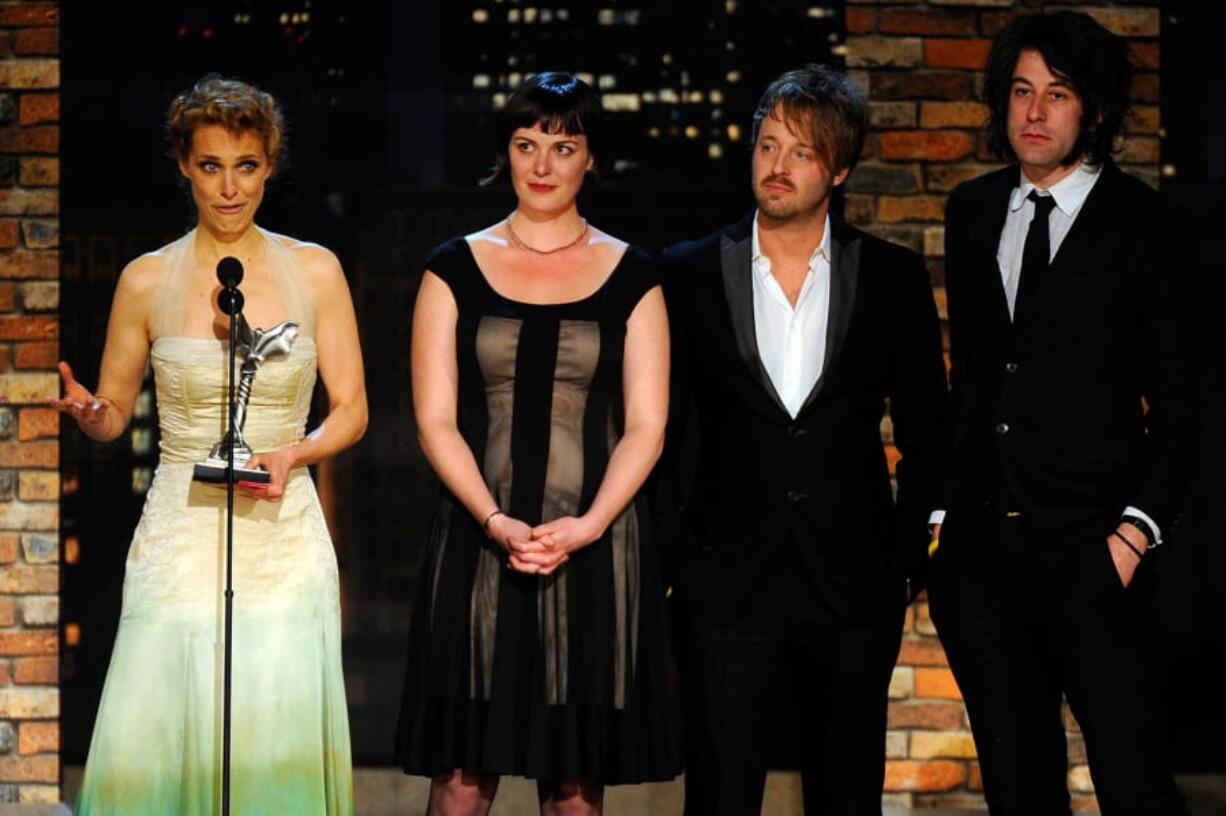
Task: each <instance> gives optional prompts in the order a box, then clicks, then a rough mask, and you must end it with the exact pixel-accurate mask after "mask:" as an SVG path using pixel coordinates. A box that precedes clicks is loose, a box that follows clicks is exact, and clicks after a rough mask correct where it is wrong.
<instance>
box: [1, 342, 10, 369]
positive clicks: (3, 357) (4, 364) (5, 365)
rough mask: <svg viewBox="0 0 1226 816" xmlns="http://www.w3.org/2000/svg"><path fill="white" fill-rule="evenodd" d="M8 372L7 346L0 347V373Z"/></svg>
mask: <svg viewBox="0 0 1226 816" xmlns="http://www.w3.org/2000/svg"><path fill="white" fill-rule="evenodd" d="M8 370H9V349H8V346H0V372H3V371H8Z"/></svg>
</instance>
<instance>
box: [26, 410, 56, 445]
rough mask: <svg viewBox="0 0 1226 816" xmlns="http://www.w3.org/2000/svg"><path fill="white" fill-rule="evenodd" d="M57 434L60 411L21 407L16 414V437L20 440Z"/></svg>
mask: <svg viewBox="0 0 1226 816" xmlns="http://www.w3.org/2000/svg"><path fill="white" fill-rule="evenodd" d="M59 435H60V412H59V411H57V410H55V409H54V408H22V409H21V413H20V414H18V416H17V438H18V439H19V440H20V441H22V442H29V441H31V440H34V439H47V438H50V439H57V438H59Z"/></svg>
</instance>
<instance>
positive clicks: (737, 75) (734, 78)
mask: <svg viewBox="0 0 1226 816" xmlns="http://www.w3.org/2000/svg"><path fill="white" fill-rule="evenodd" d="M726 78H727V80H728V81H729V82H740V81H741V72H740V71H729V72H728V75H727V77H726Z"/></svg>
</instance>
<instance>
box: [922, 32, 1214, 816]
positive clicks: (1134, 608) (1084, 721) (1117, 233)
mask: <svg viewBox="0 0 1226 816" xmlns="http://www.w3.org/2000/svg"><path fill="white" fill-rule="evenodd" d="M1130 77H1131V71H1130V66H1129V63H1128V56H1127V49H1126V46H1125V43H1124V42H1123V41H1122V40H1121V39H1120V38H1119V37H1116V36H1114V35H1112V34H1110V33H1109V32H1107V31H1106V30H1105V29H1103V28H1102V27H1101V26H1099V25H1098V23H1096V22H1095V21H1094V20H1093V19H1091V18H1090V17H1088V16H1086V15H1084V14H1078V13H1073V12H1059V13H1055V14H1047V15H1033V16H1029V17H1024V18H1020V19H1018V20H1017V21H1015V22H1014V23H1013V24H1011V25H1010V26H1009V27H1007V28H1006V29H1005V30H1004V31H1002V32H1001V33H1000V35H999V36H998V37H997V39H996V41H995V43H994V44H993V46H992V50H991V53H990V55H989V57H988V65H987V68H986V71H985V78H984V88H983V92H984V98H985V101H986V102H987V103H988V105H989V107H990V108H991V121H990V123H989V136H990V137H991V141H992V143H993V145H994V147H995V148H996V149H997V150H998V151H999V152H1000V154H1001V156H1002V157H1003V158H1007V159H1010V160H1011V161H1012V162H1013V163H1012V164H1010V165H1009V166H1007V167H1005V168H1004V169H1002V170H999V171H997V172H994V173H989V174H988V175H985V176H982V177H980V178H977V179H974V180H972V181H969V182H967V183H965V184H963V185H962V186H960V187H959V188H958V189H957V190H955V191H954V193H953V195H952V196H950V199H949V204H948V207H947V210H946V261H945V263H946V288H947V292H948V298H949V327H950V354H951V360H952V366H951V373H950V376H951V381H952V386H953V388H952V392H951V403H950V415H951V419H952V423H951V424H952V446H953V467H952V474H953V477H952V480H951V489H950V491H949V493H948V495H947V496H946V500H945V503H944V504H945V509H946V511H947V516H946V517H945V518H944V523H943V525H942V526H941V527H940V529H939V532H938V535H939V542H940V543H939V546H938V548H937V549H936V553H935V556H934V561H933V564H932V568H931V575H930V578H931V580H930V587H929V595H930V599H931V609H932V616H933V619H934V621H935V622H936V625H937V630H938V632H939V634H940V636H941V640H942V642H943V643H944V645H945V649H946V651H947V653H948V655H949V659H950V663H951V666H952V668H953V671H954V675H955V677H956V679H957V681H958V684H959V686H960V687H961V689H962V692H963V696H964V697H965V700H966V704H967V708H968V710H969V713H970V720H971V728H972V730H973V731H974V734H975V744H976V747H977V748H978V753H979V762H980V766H981V768H982V771H983V780H984V787H985V792H986V796H987V801H988V805H989V807H990V808H991V811H992V813H993V814H1025V816H1047V815H1048V814H1068V813H1069V796H1068V791H1067V788H1066V781H1065V779H1066V771H1067V762H1068V760H1067V756H1066V753H1067V752H1066V749H1065V738H1064V724H1063V722H1062V719H1061V697H1062V695H1064V696H1065V697H1067V699H1068V702H1069V704H1070V706H1071V708H1072V711H1073V714H1074V715H1075V717H1076V718H1077V721H1078V722H1079V724H1080V725H1081V729H1082V732H1083V734H1084V737H1085V741H1086V750H1087V754H1088V757H1089V764H1090V772H1091V776H1092V777H1093V780H1094V785H1095V789H1096V792H1097V795H1098V801H1099V804H1100V806H1101V808H1102V812H1103V813H1104V814H1105V816H1114V814H1146V816H1157V815H1159V814H1168V813H1183V812H1184V811H1183V806H1182V803H1181V801H1180V798H1179V795H1178V793H1177V791H1176V789H1175V786H1174V783H1173V781H1172V778H1171V768H1170V762H1169V756H1168V750H1167V745H1166V740H1165V734H1164V730H1163V727H1162V722H1161V716H1160V714H1161V697H1160V677H1159V672H1158V671H1157V666H1156V661H1155V655H1154V650H1155V643H1154V624H1155V609H1154V579H1155V571H1156V568H1157V564H1156V562H1155V559H1156V558H1159V557H1160V555H1159V553H1160V552H1161V550H1160V549H1159V550H1154V549H1153V548H1156V547H1157V546H1158V545H1159V544H1161V542H1162V540H1163V536H1165V535H1170V534H1171V529H1172V527H1173V525H1174V523H1175V520H1176V516H1177V514H1178V512H1179V510H1180V506H1181V504H1182V502H1183V498H1184V492H1185V487H1186V484H1187V479H1188V476H1189V472H1190V471H1191V469H1192V462H1191V459H1192V457H1193V454H1194V451H1195V447H1196V442H1197V428H1198V421H1197V411H1198V407H1197V400H1198V397H1197V380H1198V377H1199V373H1200V371H1199V366H1198V364H1197V362H1196V351H1197V345H1198V344H1197V340H1196V327H1197V314H1198V300H1197V297H1196V294H1195V291H1194V282H1195V271H1194V263H1193V261H1192V260H1191V259H1190V258H1189V250H1190V242H1188V241H1185V240H1181V235H1180V233H1179V231H1178V230H1177V227H1176V225H1175V224H1174V223H1173V222H1172V220H1171V219H1170V218H1169V217H1168V215H1167V213H1166V212H1165V210H1164V208H1163V207H1162V206H1161V205H1160V202H1159V197H1158V195H1157V193H1155V192H1154V191H1153V190H1151V189H1150V188H1149V187H1147V186H1146V185H1145V184H1143V183H1142V182H1140V181H1137V180H1136V179H1133V178H1131V177H1130V176H1127V175H1125V174H1124V173H1123V172H1121V171H1120V170H1119V168H1117V167H1116V166H1115V164H1114V163H1113V162H1112V161H1111V151H1112V149H1113V144H1114V143H1115V142H1116V140H1117V137H1118V136H1119V135H1120V134H1121V132H1122V130H1123V123H1124V118H1125V115H1126V113H1127V109H1128V94H1129V88H1130Z"/></svg>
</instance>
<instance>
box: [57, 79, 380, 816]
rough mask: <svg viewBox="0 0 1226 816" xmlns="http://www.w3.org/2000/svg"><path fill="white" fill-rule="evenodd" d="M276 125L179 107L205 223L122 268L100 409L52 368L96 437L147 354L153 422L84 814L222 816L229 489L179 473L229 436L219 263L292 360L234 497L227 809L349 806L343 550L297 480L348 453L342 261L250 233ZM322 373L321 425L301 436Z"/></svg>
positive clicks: (262, 387)
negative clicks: (288, 324)
mask: <svg viewBox="0 0 1226 816" xmlns="http://www.w3.org/2000/svg"><path fill="white" fill-rule="evenodd" d="M236 111H237V113H236ZM280 127H281V126H280V115H279V112H277V110H276V106H275V102H273V101H272V99H271V97H269V96H268V95H267V94H263V93H261V92H259V91H257V90H255V89H254V88H251V87H250V86H248V85H244V84H243V83H239V82H234V81H230V80H221V79H216V78H209V79H206V80H202V81H201V82H200V83H198V84H197V85H196V86H195V87H194V88H193V89H192V90H191V91H189V92H188V93H186V94H184V95H183V96H181V97H179V98H178V99H177V100H176V102H175V105H174V106H173V107H172V109H171V130H172V135H174V136H175V139H176V148H177V151H178V154H179V157H180V168H181V169H182V172H183V174H184V176H185V177H186V178H187V179H188V181H189V182H190V185H191V189H192V196H193V198H194V200H195V203H196V206H197V209H198V211H199V223H198V226H197V228H196V229H194V230H192V231H191V232H189V233H188V234H187V235H186V236H184V237H183V238H181V239H179V240H178V241H175V242H174V243H172V244H170V245H169V246H166V247H163V248H162V249H160V250H157V251H155V252H153V253H150V254H149V255H146V256H143V257H141V258H138V259H137V260H136V261H134V262H132V263H131V264H130V265H129V266H128V268H127V269H125V270H124V273H123V275H122V276H121V278H120V281H119V284H118V286H117V288H116V292H115V300H114V304H113V306H112V312H111V319H110V324H109V327H108V330H107V343H106V348H105V350H104V352H103V361H102V372H101V378H100V383H99V387H98V392H97V394H96V395H95V394H91V393H90V392H89V391H88V390H86V389H85V388H84V387H83V386H81V385H80V384H79V383H77V382H76V381H75V380H74V379H73V377H72V372H71V369H69V368H68V367H67V365H65V364H61V372H62V375H63V378H64V384H65V397H64V398H63V399H61V400H59V401H58V402H57V405H58V407H59V408H60V409H61V410H62V411H64V412H65V413H68V414H70V415H71V416H73V417H74V418H75V419H76V420H77V422H78V424H79V426H80V427H81V430H82V431H83V432H85V433H86V434H88V435H89V436H91V437H93V438H95V439H100V440H108V439H114V438H116V437H117V436H119V435H120V434H121V433H122V432H123V430H124V428H125V427H126V425H127V422H128V420H129V418H130V417H131V412H132V407H133V404H134V402H135V399H136V396H137V394H138V393H139V389H140V382H141V379H142V375H143V371H144V368H145V364H146V359H148V360H151V361H152V365H153V371H154V377H155V380H156V384H157V399H158V413H159V418H160V422H161V456H160V461H159V463H158V468H157V472H156V475H155V476H154V480H153V484H152V486H151V487H150V489H149V493H148V496H147V498H146V502H145V508H144V511H143V513H142V515H141V519H140V522H139V524H138V525H137V528H136V532H135V535H134V536H133V539H132V544H131V548H130V550H129V552H128V559H127V566H126V572H125V578H124V588H123V611H122V615H121V618H120V625H119V632H118V635H117V637H116V640H115V646H114V651H113V653H112V656H111V664H110V668H109V670H108V672H107V680H106V686H105V688H104V690H103V694H102V702H101V705H100V708H99V711H98V717H97V720H96V722H95V725H94V732H93V739H92V742H91V744H90V751H89V759H88V761H87V763H86V768H85V777H84V780H83V785H82V790H81V795H80V797H79V799H78V803H77V813H78V814H79V816H93V814H125V816H145V814H148V816H154V814H158V815H159V816H160V815H161V814H193V815H196V814H199V815H200V816H204V815H205V814H214V813H217V812H219V810H220V790H221V755H222V750H221V746H222V739H221V736H222V693H221V689H222V654H223V652H222V650H223V634H224V629H223V627H222V623H223V612H224V604H223V598H222V589H223V586H224V579H225V506H226V493H225V490H224V488H221V489H219V488H218V487H217V486H215V485H207V484H202V483H199V482H195V481H193V480H192V469H193V466H194V464H195V463H196V462H199V461H200V460H202V459H203V458H204V457H205V456H206V455H207V454H208V452H209V449H210V447H211V446H212V445H213V444H214V443H215V442H216V441H217V440H218V439H219V438H220V437H221V436H222V434H223V432H224V430H225V422H226V419H225V410H224V402H225V394H226V390H225V385H226V377H225V367H226V359H227V354H228V349H227V344H226V341H223V340H219V339H218V337H219V336H220V337H226V336H227V333H226V326H227V320H228V319H227V318H226V317H225V316H224V315H221V314H220V312H218V311H217V308H216V292H217V289H218V286H217V283H216V279H215V276H214V270H215V268H216V265H217V261H218V260H220V258H222V257H225V256H227V255H229V256H234V257H237V258H239V260H241V261H242V262H243V264H244V266H245V268H246V275H245V279H244V281H243V284H242V289H243V291H244V293H245V295H246V307H245V309H244V313H245V316H246V319H247V320H248V322H249V323H250V325H251V326H253V327H255V328H264V329H269V328H272V327H273V326H274V325H276V324H278V323H280V322H282V321H285V320H292V321H294V322H296V323H298V324H299V333H298V337H297V339H296V341H295V342H294V344H293V346H292V350H291V352H290V353H289V354H288V355H287V356H284V357H281V358H278V359H270V360H268V361H266V362H265V363H264V364H263V365H261V366H260V367H259V369H258V373H257V375H256V378H255V383H254V387H253V389H252V393H251V399H250V403H249V409H248V416H247V422H246V426H245V428H244V431H243V433H244V436H245V437H246V439H247V441H248V443H249V444H250V445H251V447H252V448H253V449H254V450H255V451H256V452H257V456H256V458H255V459H253V460H252V463H253V465H255V466H260V467H263V468H264V469H266V470H268V471H269V473H270V476H271V482H270V484H269V485H268V486H267V487H266V488H263V489H256V488H251V487H248V488H244V489H243V491H242V493H241V494H240V495H237V496H236V498H235V504H234V511H235V512H234V516H235V518H234V565H233V572H234V628H233V658H234V662H233V704H232V705H233V708H232V722H233V730H232V734H231V745H232V768H233V770H232V777H231V778H232V788H231V803H232V808H233V812H235V813H241V814H294V815H295V816H306V815H307V814H329V815H330V814H350V813H352V811H353V804H352V768H351V759H350V746H349V726H348V716H347V712H346V706H345V691H344V678H343V676H342V673H341V662H340V655H341V635H340V604H339V589H338V583H337V567H336V557H335V554H334V552H333V549H332V542H331V539H330V537H329V534H328V529H327V527H326V525H325V523H324V518H323V513H322V511H321V508H320V504H319V500H318V498H317V496H316V493H315V486H314V484H313V482H312V481H311V477H310V475H309V473H308V472H307V470H306V466H307V465H310V464H313V463H315V462H318V461H320V460H322V459H324V458H327V457H329V456H331V455H333V454H335V453H336V452H337V451H340V450H342V449H343V448H345V447H348V446H349V445H351V444H353V442H355V441H356V440H357V439H358V438H360V436H361V434H362V432H363V431H364V429H365V424H366V397H365V386H364V383H363V376H362V363H361V353H360V350H359V346H358V339H357V329H356V321H355V320H354V315H353V308H352V304H351V301H350V298H349V292H348V288H347V286H346V284H345V279H344V276H343V274H342V272H341V270H340V266H339V264H338V263H337V261H336V258H335V257H334V256H333V255H332V254H331V253H330V252H328V251H327V250H325V249H323V248H322V247H319V246H316V245H313V244H307V243H302V242H299V241H295V240H293V239H290V238H287V237H284V236H280V235H275V234H273V233H270V232H267V231H265V230H263V229H261V228H259V227H257V226H256V225H255V224H254V220H253V219H254V215H255V212H256V209H257V208H258V206H259V203H260V200H261V198H262V195H263V185H264V181H265V180H266V179H267V178H268V176H269V175H270V174H271V172H272V170H273V169H274V168H275V163H276V159H277V156H278V154H279V151H280ZM270 134H271V138H270ZM240 362H241V361H240ZM317 370H318V372H319V374H320V376H321V378H322V380H323V383H324V386H325V388H326V390H327V393H328V398H329V402H330V412H329V414H328V416H327V418H326V419H325V421H324V423H323V424H322V425H321V426H320V427H319V428H318V429H317V431H315V432H313V433H311V434H309V435H307V434H305V424H306V419H307V412H308V410H309V407H310V403H311V395H312V392H313V389H314V385H315V380H316V372H317Z"/></svg>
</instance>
